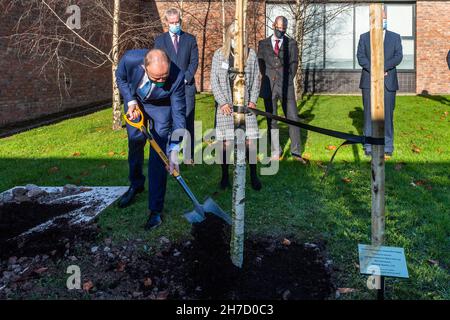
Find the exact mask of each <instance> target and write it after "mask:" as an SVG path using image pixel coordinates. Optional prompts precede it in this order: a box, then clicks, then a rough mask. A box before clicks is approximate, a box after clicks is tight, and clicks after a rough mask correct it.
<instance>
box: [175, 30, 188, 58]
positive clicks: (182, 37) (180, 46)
mask: <svg viewBox="0 0 450 320" xmlns="http://www.w3.org/2000/svg"><path fill="white" fill-rule="evenodd" d="M185 42H186V36H185V35H184V32H183V31H181V33H180V39H179V40H178V54H177V56H178V57H182V55H181V51H182V50H183V47H184V44H185ZM174 51H175V50H174Z"/></svg>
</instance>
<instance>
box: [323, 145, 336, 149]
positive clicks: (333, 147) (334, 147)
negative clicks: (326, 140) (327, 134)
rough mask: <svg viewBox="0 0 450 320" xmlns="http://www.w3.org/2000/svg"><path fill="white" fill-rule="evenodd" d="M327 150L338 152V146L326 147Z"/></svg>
mask: <svg viewBox="0 0 450 320" xmlns="http://www.w3.org/2000/svg"><path fill="white" fill-rule="evenodd" d="M325 149H327V150H336V149H337V148H336V146H333V145H329V146H326V147H325Z"/></svg>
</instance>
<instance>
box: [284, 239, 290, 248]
mask: <svg viewBox="0 0 450 320" xmlns="http://www.w3.org/2000/svg"><path fill="white" fill-rule="evenodd" d="M290 245H291V241H290V240H289V239H284V240H283V246H286V247H287V246H290Z"/></svg>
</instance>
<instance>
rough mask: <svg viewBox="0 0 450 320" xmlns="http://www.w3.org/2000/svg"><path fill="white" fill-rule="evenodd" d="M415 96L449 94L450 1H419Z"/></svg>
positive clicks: (417, 6)
mask: <svg viewBox="0 0 450 320" xmlns="http://www.w3.org/2000/svg"><path fill="white" fill-rule="evenodd" d="M416 8H417V9H416V11H417V22H416V25H417V29H416V37H417V42H416V48H417V49H416V52H417V57H416V66H417V67H416V68H417V80H416V81H417V84H416V92H417V93H422V92H423V91H427V92H428V93H430V94H439V93H447V94H449V93H450V70H449V69H448V66H447V61H446V57H447V52H448V50H450V1H417V5H416Z"/></svg>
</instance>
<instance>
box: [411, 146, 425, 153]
mask: <svg viewBox="0 0 450 320" xmlns="http://www.w3.org/2000/svg"><path fill="white" fill-rule="evenodd" d="M411 150H412V152H414V153H420V152H422V150H420V148H419V147H418V146H416V145H415V144H413V145H412V147H411Z"/></svg>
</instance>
